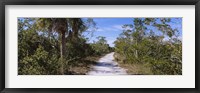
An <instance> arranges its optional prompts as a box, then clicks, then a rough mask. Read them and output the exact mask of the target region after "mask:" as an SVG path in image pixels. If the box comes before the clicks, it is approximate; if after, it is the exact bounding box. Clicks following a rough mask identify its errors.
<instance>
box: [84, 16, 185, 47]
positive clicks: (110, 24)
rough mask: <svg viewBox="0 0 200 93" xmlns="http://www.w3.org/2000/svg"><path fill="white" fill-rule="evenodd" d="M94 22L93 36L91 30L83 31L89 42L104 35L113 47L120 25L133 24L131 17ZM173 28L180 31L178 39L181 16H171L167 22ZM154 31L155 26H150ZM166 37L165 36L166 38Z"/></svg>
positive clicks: (120, 28)
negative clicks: (95, 28)
mask: <svg viewBox="0 0 200 93" xmlns="http://www.w3.org/2000/svg"><path fill="white" fill-rule="evenodd" d="M93 20H94V21H95V22H96V27H97V30H96V31H93V36H91V32H90V31H88V32H89V33H88V32H84V33H83V35H84V36H86V37H87V38H89V41H88V42H89V43H92V42H93V41H97V39H96V37H98V36H104V37H106V40H107V43H108V44H109V45H110V46H111V47H114V44H113V43H114V41H115V40H116V38H117V37H118V36H119V35H120V34H121V33H122V31H123V29H122V26H123V25H124V24H133V18H94V19H93ZM169 25H171V27H172V28H173V29H175V28H177V29H178V31H179V32H180V37H179V38H180V39H181V38H182V18H172V19H171V22H170V23H169ZM151 29H153V30H154V31H155V30H157V29H156V28H153V27H151ZM166 39H167V38H166Z"/></svg>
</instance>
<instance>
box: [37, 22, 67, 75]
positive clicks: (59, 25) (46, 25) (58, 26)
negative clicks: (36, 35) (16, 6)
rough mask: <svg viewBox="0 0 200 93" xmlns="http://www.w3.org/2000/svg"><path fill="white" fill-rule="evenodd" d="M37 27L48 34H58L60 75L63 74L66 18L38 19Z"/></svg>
mask: <svg viewBox="0 0 200 93" xmlns="http://www.w3.org/2000/svg"><path fill="white" fill-rule="evenodd" d="M36 22H37V26H38V27H39V28H40V29H42V30H47V31H49V32H50V33H51V32H52V31H56V32H58V34H59V36H61V40H60V41H61V44H60V56H61V57H60V58H61V63H60V66H61V67H60V74H64V66H63V59H64V57H65V51H66V47H65V44H66V41H65V34H66V33H67V32H68V19H66V18H39V19H37V21H36Z"/></svg>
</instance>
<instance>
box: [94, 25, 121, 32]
mask: <svg viewBox="0 0 200 93" xmlns="http://www.w3.org/2000/svg"><path fill="white" fill-rule="evenodd" d="M122 30H123V28H122V25H113V26H110V27H101V28H98V29H97V31H122Z"/></svg>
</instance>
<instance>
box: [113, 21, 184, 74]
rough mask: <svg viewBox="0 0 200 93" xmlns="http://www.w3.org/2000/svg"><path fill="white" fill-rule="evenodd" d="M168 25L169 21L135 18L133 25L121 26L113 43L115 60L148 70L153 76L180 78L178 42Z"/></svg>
mask: <svg viewBox="0 0 200 93" xmlns="http://www.w3.org/2000/svg"><path fill="white" fill-rule="evenodd" d="M170 22H171V19H170V18H135V19H133V24H125V25H124V26H123V28H124V30H123V33H121V34H120V36H119V37H118V38H117V40H116V41H115V52H116V53H115V57H116V60H118V61H121V62H123V63H124V64H126V63H130V64H142V65H144V66H146V67H150V69H151V71H150V72H151V73H153V74H168V75H174V74H182V40H180V39H179V38H178V37H179V36H180V33H179V31H178V30H177V29H173V28H172V27H171V25H169V23H170ZM158 33H159V34H158ZM145 74H148V73H145Z"/></svg>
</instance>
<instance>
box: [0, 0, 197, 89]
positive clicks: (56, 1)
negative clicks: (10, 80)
mask: <svg viewBox="0 0 200 93" xmlns="http://www.w3.org/2000/svg"><path fill="white" fill-rule="evenodd" d="M6 5H195V49H196V50H195V82H196V83H195V88H114V89H111V88H104V89H103V88H93V89H90V88H51V89H50V88H28V89H27V88H26V89H25V88H5V6H6ZM0 29H1V30H0V91H1V93H94V92H95V93H102V92H103V93H112V92H113V93H200V87H199V84H200V82H199V79H200V77H199V75H200V69H199V68H200V64H199V58H200V57H198V55H199V52H200V50H199V43H198V41H199V39H200V36H198V35H200V33H199V31H200V0H1V1H0Z"/></svg>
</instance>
